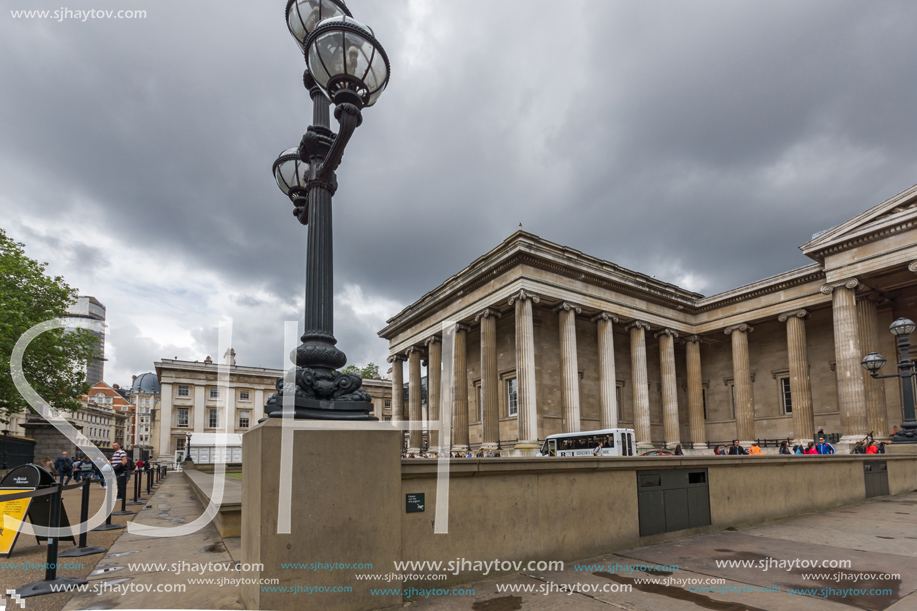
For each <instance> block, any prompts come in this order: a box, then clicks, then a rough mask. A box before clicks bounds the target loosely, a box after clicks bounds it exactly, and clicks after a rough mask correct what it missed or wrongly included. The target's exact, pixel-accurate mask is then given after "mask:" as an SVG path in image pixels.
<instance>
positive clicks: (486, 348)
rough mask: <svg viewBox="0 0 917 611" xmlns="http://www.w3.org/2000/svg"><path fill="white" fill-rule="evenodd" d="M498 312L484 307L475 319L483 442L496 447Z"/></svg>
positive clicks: (498, 437)
mask: <svg viewBox="0 0 917 611" xmlns="http://www.w3.org/2000/svg"><path fill="white" fill-rule="evenodd" d="M499 317H500V313H499V312H497V311H495V310H491V309H486V310H484V311H483V312H481V313H480V314H478V315H477V316H475V321H476V322H480V323H481V401H482V402H483V403H484V423H483V424H484V443H483V446H484V447H486V448H488V449H493V448H496V447H497V445H499V440H500V418H499V414H498V413H497V411H498V409H499V394H498V392H497V385H498V379H497V318H499Z"/></svg>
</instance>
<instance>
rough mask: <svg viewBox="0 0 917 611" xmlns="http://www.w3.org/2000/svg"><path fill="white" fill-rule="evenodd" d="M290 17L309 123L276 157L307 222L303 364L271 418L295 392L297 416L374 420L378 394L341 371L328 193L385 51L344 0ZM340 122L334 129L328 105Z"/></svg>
mask: <svg viewBox="0 0 917 611" xmlns="http://www.w3.org/2000/svg"><path fill="white" fill-rule="evenodd" d="M285 16H286V22H287V27H288V29H289V30H290V34H292V35H293V38H295V39H296V43H297V45H298V46H299V48H300V50H301V51H302V52H303V55H304V58H305V60H306V66H307V67H306V71H305V74H304V75H303V84H304V85H305V87H306V89H307V90H308V91H309V95H310V97H311V98H312V125H311V126H309V128H308V130H306V133H305V134H304V135H303V137H302V140H301V142H300V144H299V147H297V148H292V149H287V150H286V151H284V152H283V153H281V154H280V156H279V157H278V158H277V160H276V161H275V162H274V166H273V173H274V179H275V180H276V181H277V186H278V187H280V190H281V191H282V192H283V194H284V195H286V196H287V197H289V198H290V200H291V201H292V202H293V215H294V216H295V217H296V218H297V219H298V220H299V222H300V223H301V224H303V225H307V226H308V245H307V247H306V314H305V332H304V333H303V335H302V338H301V340H302V344H300V345H299V347H297V348H296V350H294V351H293V352H292V353H291V354H290V359H291V360H292V361H293V363H294V364H295V365H296V368H295V371H291V372H290V375H288V376H287V377H285V378H281V379H279V380H277V393H275V394H273V395H271V397H270V398H269V399H268V401H267V404H266V405H265V409H264V411H265V414H266V415H267V416H268V417H269V418H281V417H283V416H284V415H285V414H284V407H283V404H284V400H283V397H284V395H290V394H292V395H293V397H294V400H293V405H294V411H293V414H292V417H294V418H297V419H312V420H375V419H376V418H373V417H372V416H370V415H369V412H370V411H371V410H372V399H371V398H370V396H369V394H368V393H367V392H366V391H365V390H363V389H362V388H361V386H362V383H363V379H362V377H361V376H360V375H357V374H352V373H351V374H346V373H341V372H339V371H337V370H338V369H339V368H340V367H343V366H344V365H345V364H346V363H347V356H346V355H345V354H344V353H343V352H341V350H339V349H338V348H337V346H336V345H335V344H337V340H336V339H335V338H334V302H333V298H334V294H333V288H334V271H333V233H332V223H331V217H332V215H331V200H332V197H333V195H334V192H335V191H336V190H337V176H336V175H335V170H336V169H337V167H338V166H339V165H340V163H341V157H342V156H343V154H344V147H346V146H347V143H348V142H349V141H350V137H351V136H352V135H353V132H354V131H355V130H356V128H357V127H359V126H360V124H361V123H362V122H363V115H362V110H363V109H364V108H367V107H369V106H372V105H373V104H375V102H376V100H377V99H379V96H380V95H381V94H382V91H384V90H385V87H386V85H387V84H388V80H389V72H390V66H389V61H388V56H387V55H386V53H385V50H384V49H383V48H382V45H381V44H379V41H377V40H376V38H375V35H374V34H373V31H372V30H371V29H370V28H368V27H366V26H365V25H362V24H360V23H358V22H357V21H355V20H354V19H353V16H352V15H351V13H350V10H349V9H348V8H347V6H346V5H345V4H344V2H343V1H342V0H288V1H287V7H286V15H285ZM332 103H334V106H335V109H334V117H335V118H336V119H337V121H338V123H339V129H338V132H337V134H335V133H334V132H332V131H331V117H330V107H331V104H332Z"/></svg>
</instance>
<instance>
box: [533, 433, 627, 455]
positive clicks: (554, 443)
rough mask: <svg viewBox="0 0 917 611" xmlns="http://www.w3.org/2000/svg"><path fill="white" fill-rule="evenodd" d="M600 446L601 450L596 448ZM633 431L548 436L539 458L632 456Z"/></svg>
mask: <svg viewBox="0 0 917 611" xmlns="http://www.w3.org/2000/svg"><path fill="white" fill-rule="evenodd" d="M599 444H601V446H602V448H601V450H599V451H598V453H596V448H598V447H599ZM635 447H636V446H635V444H634V429H602V430H600V431H581V432H579V433H558V434H556V435H548V438H547V439H545V440H544V445H542V446H541V452H539V453H538V455H539V456H633V455H634V448H635Z"/></svg>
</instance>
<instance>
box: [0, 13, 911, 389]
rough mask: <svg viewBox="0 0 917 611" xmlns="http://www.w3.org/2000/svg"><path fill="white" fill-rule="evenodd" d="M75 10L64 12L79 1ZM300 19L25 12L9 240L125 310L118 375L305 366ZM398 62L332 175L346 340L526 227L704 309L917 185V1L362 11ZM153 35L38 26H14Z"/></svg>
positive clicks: (363, 353) (8, 101)
mask: <svg viewBox="0 0 917 611" xmlns="http://www.w3.org/2000/svg"><path fill="white" fill-rule="evenodd" d="M68 3H69V6H68ZM284 5H285V2H284V0H270V1H268V0H257V1H251V0H249V1H243V0H219V1H217V0H195V1H194V2H187V1H178V0H118V1H110V0H63V1H60V0H54V1H53V2H52V1H50V0H7V2H4V9H3V10H4V13H2V14H0V56H2V57H3V58H4V59H3V61H0V91H2V93H0V226H3V227H4V228H5V229H6V230H7V232H8V233H9V234H10V235H12V236H13V237H15V238H16V239H18V240H20V241H22V242H24V243H25V244H26V247H27V248H26V250H27V253H28V254H29V255H30V256H32V257H34V258H38V259H40V260H43V261H48V262H49V263H50V271H51V272H53V273H57V274H62V275H64V276H65V278H66V279H67V280H68V281H69V283H70V284H71V285H73V286H76V287H78V288H79V290H80V292H81V293H82V294H88V295H94V296H95V297H97V298H98V299H99V300H100V301H102V303H104V304H105V305H106V306H107V308H108V322H109V325H110V327H109V331H108V332H109V342H108V345H107V352H108V354H107V356H108V357H109V359H110V360H109V362H108V364H107V368H106V378H107V380H108V381H109V382H112V383H120V384H125V383H128V384H129V383H130V376H131V375H132V374H136V373H141V372H144V371H149V370H151V369H152V366H153V362H154V361H155V360H157V359H159V358H163V357H165V358H170V357H174V356H178V357H179V358H185V359H190V360H196V359H203V358H204V357H205V356H206V355H211V356H213V357H215V358H216V357H217V354H216V353H217V347H216V337H217V327H218V323H219V321H220V320H223V319H227V318H231V319H232V321H233V325H234V338H233V344H234V346H235V348H236V351H237V353H238V359H239V362H240V364H245V365H254V366H265V367H280V366H282V352H283V350H282V345H283V343H282V330H283V321H284V320H297V319H299V318H300V315H301V308H302V292H303V276H304V245H305V231H304V228H303V227H302V226H300V225H299V224H298V223H297V222H296V221H295V220H294V219H293V217H292V216H291V213H290V210H291V205H290V203H289V201H288V200H286V199H285V197H284V196H283V195H282V194H281V193H280V191H279V190H278V189H277V187H276V185H275V184H274V182H273V179H272V176H271V173H270V168H271V164H272V162H273V160H274V159H275V158H276V156H277V154H278V153H279V152H280V151H281V150H283V149H285V148H288V147H290V146H294V145H296V144H297V143H298V142H299V139H300V137H301V135H302V133H303V131H304V130H305V128H306V127H307V126H308V122H309V120H310V119H311V111H310V106H309V100H308V96H307V94H306V92H305V90H304V89H303V88H302V85H301V74H302V69H303V61H302V56H301V55H300V53H299V51H298V48H297V47H296V45H295V43H294V41H293V39H292V37H291V36H290V35H289V34H288V32H287V30H286V25H285V23H284V20H283V17H282V16H283V9H284ZM349 6H350V7H351V9H352V11H353V13H354V16H355V17H356V18H357V19H358V20H360V21H362V22H364V23H366V24H368V25H370V26H372V27H373V28H374V30H375V31H376V34H377V36H378V37H379V39H380V40H381V42H382V43H383V45H384V46H385V47H386V50H387V51H388V53H389V56H390V58H391V63H392V80H391V83H390V85H389V88H388V90H387V91H386V92H385V93H384V94H383V96H382V97H381V98H380V100H379V102H378V103H377V104H376V106H374V107H372V108H370V109H367V110H366V111H365V112H364V119H365V120H364V123H363V126H362V127H360V128H359V130H357V133H356V134H355V136H354V138H353V139H352V140H351V143H350V145H349V146H348V150H347V152H346V154H345V157H344V162H343V164H342V166H341V168H340V170H339V172H338V178H339V181H340V189H339V191H338V193H337V196H336V197H335V219H334V221H335V274H336V276H335V285H336V291H337V294H338V300H337V303H336V308H337V309H336V332H337V333H336V334H337V336H338V339H339V345H340V347H341V348H342V349H343V350H344V351H345V352H346V353H347V354H348V355H349V356H350V358H351V361H355V362H358V363H365V362H367V361H369V360H373V361H375V362H376V363H381V362H382V360H383V359H384V358H385V355H386V354H387V351H386V345H385V342H383V341H382V340H380V339H378V337H377V336H376V332H377V331H378V330H379V329H380V328H381V327H382V326H383V325H384V321H385V319H387V318H388V317H390V316H392V315H394V314H395V313H397V312H398V311H399V310H400V309H401V308H402V307H404V306H405V305H407V304H409V303H411V302H413V301H414V300H416V299H417V298H419V297H420V296H421V295H422V294H424V293H425V292H427V291H428V290H430V289H431V288H433V287H434V286H436V285H437V284H439V283H440V282H441V281H443V280H444V279H446V278H448V277H449V276H450V275H452V274H453V273H455V272H456V271H458V270H459V269H461V268H462V267H464V266H465V265H467V264H468V263H469V262H470V261H471V260H473V259H474V258H475V257H477V256H479V255H480V254H482V253H483V252H485V251H487V250H488V249H490V248H492V247H494V246H495V245H497V244H498V243H499V242H500V241H502V240H503V239H504V238H506V237H507V236H508V235H510V234H511V233H512V232H513V231H514V230H515V229H516V228H517V226H518V224H519V223H520V222H521V223H523V225H524V227H525V229H526V230H528V231H532V232H533V233H537V234H538V235H540V236H542V237H544V238H546V239H549V240H552V241H555V242H559V243H561V244H565V245H569V246H573V247H575V248H577V249H579V250H582V251H583V252H586V253H589V254H591V255H594V256H598V257H602V258H605V259H608V260H611V261H614V262H616V263H618V264H620V265H623V266H625V267H629V268H632V269H635V270H638V271H641V272H644V273H649V274H651V275H654V276H656V277H657V278H660V279H662V280H665V281H668V282H674V283H676V284H680V285H682V286H683V287H685V288H687V289H691V290H696V291H698V292H701V293H704V294H708V295H709V294H713V293H716V292H719V291H723V290H727V289H729V288H734V287H736V286H739V285H741V284H745V283H748V282H752V281H755V280H758V279H760V278H764V277H767V276H770V275H773V274H776V273H779V272H782V271H786V270H789V269H793V268H795V267H799V266H802V265H805V264H807V262H808V260H807V259H805V258H804V257H803V256H802V254H801V253H800V252H799V251H798V249H797V247H798V246H799V245H801V244H803V243H804V242H806V241H807V240H808V239H809V237H810V236H811V234H812V233H814V232H816V231H819V230H822V229H826V228H828V227H831V226H834V225H836V224H838V223H840V222H843V221H845V220H847V219H848V218H850V217H852V216H854V215H856V214H858V213H860V212H862V211H863V210H866V209H867V208H870V207H872V206H873V205H875V204H877V203H879V202H881V201H882V200H884V199H886V198H888V197H890V196H892V195H894V194H896V193H898V192H900V191H903V190H904V189H906V188H908V187H910V186H911V185H913V184H914V183H917V121H915V116H914V112H915V109H917V87H915V83H917V61H915V58H917V37H914V36H913V30H914V26H915V25H917V3H914V2H912V1H908V0H902V1H898V2H884V1H870V2H867V1H865V0H860V1H857V2H845V1H841V0H825V1H816V0H806V1H800V0H792V1H778V0H767V1H763V0H760V1H756V2H744V1H738V0H723V1H707V0H693V1H687V2H675V1H665V2H662V1H656V0H566V1H565V2H563V3H558V2H547V1H543V0H462V1H461V2H446V1H445V0H389V1H386V2H379V1H378V0H375V1H370V0H352V1H351V2H350V3H349ZM61 8H68V9H70V10H87V9H97V10H119V9H121V10H123V9H132V10H145V11H146V12H147V16H146V18H145V19H134V20H125V19H122V20H117V19H100V18H90V19H89V20H87V21H85V22H83V21H80V20H75V19H65V20H62V21H56V20H54V19H35V18H32V19H27V18H15V17H14V15H13V13H12V11H18V10H20V9H48V10H52V11H53V10H60V9H61Z"/></svg>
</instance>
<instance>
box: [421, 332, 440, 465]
mask: <svg viewBox="0 0 917 611" xmlns="http://www.w3.org/2000/svg"><path fill="white" fill-rule="evenodd" d="M424 343H425V344H426V346H427V356H428V360H427V415H428V416H429V420H428V421H427V435H428V439H429V442H430V450H431V451H433V452H440V451H441V448H440V447H439V445H440V443H439V442H440V435H439V431H440V428H442V425H441V424H440V421H439V417H440V416H439V414H440V410H439V394H440V393H439V391H440V388H439V387H440V384H442V377H443V376H442V374H443V342H442V339H440V337H439V336H437V335H434V336H433V337H431V338H429V339H428V340H427V341H426V342H424ZM443 442H445V440H443Z"/></svg>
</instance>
